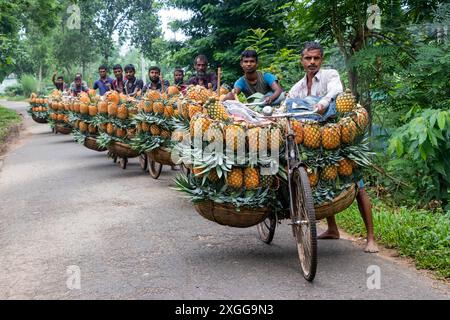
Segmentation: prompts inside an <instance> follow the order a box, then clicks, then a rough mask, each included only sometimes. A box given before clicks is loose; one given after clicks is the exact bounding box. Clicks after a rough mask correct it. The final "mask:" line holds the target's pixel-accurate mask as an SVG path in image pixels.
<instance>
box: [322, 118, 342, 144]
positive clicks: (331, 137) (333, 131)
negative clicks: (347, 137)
mask: <svg viewBox="0 0 450 320" xmlns="http://www.w3.org/2000/svg"><path fill="white" fill-rule="evenodd" d="M340 145H341V128H340V127H339V125H337V124H333V123H330V124H326V125H325V126H323V127H322V146H323V147H324V148H325V149H327V150H333V149H337V148H339V146H340Z"/></svg>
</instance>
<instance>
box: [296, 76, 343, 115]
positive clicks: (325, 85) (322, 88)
mask: <svg viewBox="0 0 450 320" xmlns="http://www.w3.org/2000/svg"><path fill="white" fill-rule="evenodd" d="M343 91H344V88H343V87H342V82H341V77H340V76H339V73H338V72H337V71H336V70H334V69H320V70H319V72H317V73H316V75H315V76H314V78H313V83H312V86H311V94H310V96H315V97H321V98H322V99H321V100H320V101H319V103H320V104H321V105H323V106H324V107H326V108H327V107H328V106H329V104H330V102H331V100H332V99H336V97H337V95H338V94H339V93H341V92H343ZM307 96H308V84H307V79H306V75H305V76H304V77H303V79H302V80H300V81H299V82H297V83H296V84H295V85H294V86H293V87H292V89H291V91H289V98H300V99H303V98H306V97H307Z"/></svg>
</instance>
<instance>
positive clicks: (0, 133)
mask: <svg viewBox="0 0 450 320" xmlns="http://www.w3.org/2000/svg"><path fill="white" fill-rule="evenodd" d="M20 121H21V117H20V116H19V115H18V114H17V112H15V111H14V110H11V109H7V108H5V107H2V106H0V143H2V142H4V139H5V138H6V135H7V134H8V131H9V129H10V128H11V126H13V125H15V124H17V123H20Z"/></svg>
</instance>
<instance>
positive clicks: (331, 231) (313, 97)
mask: <svg viewBox="0 0 450 320" xmlns="http://www.w3.org/2000/svg"><path fill="white" fill-rule="evenodd" d="M322 62H323V48H322V47H321V46H320V44H318V43H317V42H308V43H306V44H305V47H304V48H303V50H302V53H301V63H302V65H303V68H304V69H305V72H306V75H305V77H304V78H303V79H302V80H300V81H299V82H297V83H296V84H295V85H294V86H293V87H292V89H291V91H289V95H288V100H291V103H289V101H288V100H287V103H286V105H287V106H288V111H289V112H292V111H293V110H292V108H293V107H294V108H295V103H293V102H292V101H295V100H298V101H301V103H304V104H305V106H308V105H309V106H310V107H312V109H313V110H314V111H316V112H317V113H320V114H321V115H323V116H324V118H327V117H330V116H333V115H334V114H335V113H336V97H337V95H338V94H339V93H341V92H343V86H342V82H341V78H340V76H339V73H338V72H337V71H336V70H334V69H328V70H324V69H320V67H321V65H322ZM312 101H314V102H313V105H311V102H312ZM357 185H358V189H359V191H358V194H357V196H356V200H357V202H358V208H359V212H360V213H361V217H362V218H363V220H364V224H365V226H366V230H367V244H366V247H365V248H364V251H365V252H371V253H373V252H378V248H377V245H376V243H375V239H374V232H373V221H372V208H371V203H370V199H369V196H368V195H367V193H366V191H365V188H364V183H363V181H362V180H360V181H358V182H357ZM327 225H328V230H327V231H325V232H324V233H322V234H321V235H319V237H318V238H319V239H339V237H340V235H339V229H338V227H337V225H336V220H335V218H334V216H332V217H330V218H327Z"/></svg>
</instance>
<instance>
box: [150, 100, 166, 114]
mask: <svg viewBox="0 0 450 320" xmlns="http://www.w3.org/2000/svg"><path fill="white" fill-rule="evenodd" d="M153 112H155V113H159V114H164V104H163V103H162V101H155V102H154V103H153Z"/></svg>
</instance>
